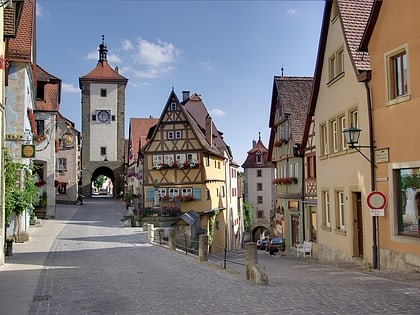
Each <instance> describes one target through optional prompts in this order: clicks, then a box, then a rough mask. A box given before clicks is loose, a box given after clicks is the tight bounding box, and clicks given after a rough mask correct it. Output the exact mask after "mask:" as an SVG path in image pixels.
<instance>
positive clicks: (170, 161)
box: [163, 154, 174, 166]
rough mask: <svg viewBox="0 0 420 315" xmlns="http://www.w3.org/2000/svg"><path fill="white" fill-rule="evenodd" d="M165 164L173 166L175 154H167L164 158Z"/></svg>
mask: <svg viewBox="0 0 420 315" xmlns="http://www.w3.org/2000/svg"><path fill="white" fill-rule="evenodd" d="M163 163H165V164H166V165H169V166H172V164H174V155H173V154H165V155H164V156H163Z"/></svg>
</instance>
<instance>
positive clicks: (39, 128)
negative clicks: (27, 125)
mask: <svg viewBox="0 0 420 315" xmlns="http://www.w3.org/2000/svg"><path fill="white" fill-rule="evenodd" d="M35 122H36V134H37V135H43V134H44V130H45V127H44V125H45V121H44V120H36V121H35Z"/></svg>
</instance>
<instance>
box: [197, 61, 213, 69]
mask: <svg viewBox="0 0 420 315" xmlns="http://www.w3.org/2000/svg"><path fill="white" fill-rule="evenodd" d="M200 66H201V67H203V68H204V69H206V70H208V71H214V67H213V65H212V64H211V63H210V62H209V61H202V62H200Z"/></svg>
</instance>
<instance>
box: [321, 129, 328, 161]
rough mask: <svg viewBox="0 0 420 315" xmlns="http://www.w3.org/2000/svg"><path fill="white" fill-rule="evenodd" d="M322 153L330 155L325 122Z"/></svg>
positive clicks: (322, 132)
mask: <svg viewBox="0 0 420 315" xmlns="http://www.w3.org/2000/svg"><path fill="white" fill-rule="evenodd" d="M321 155H323V156H326V155H328V132H327V125H325V124H324V125H322V126H321Z"/></svg>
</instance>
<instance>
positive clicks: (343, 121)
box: [339, 116, 347, 150]
mask: <svg viewBox="0 0 420 315" xmlns="http://www.w3.org/2000/svg"><path fill="white" fill-rule="evenodd" d="M339 119H340V127H341V130H340V131H341V132H340V139H341V148H342V149H343V150H346V149H347V143H346V140H345V139H344V134H343V131H344V129H346V117H345V116H341V117H340V118H339Z"/></svg>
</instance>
